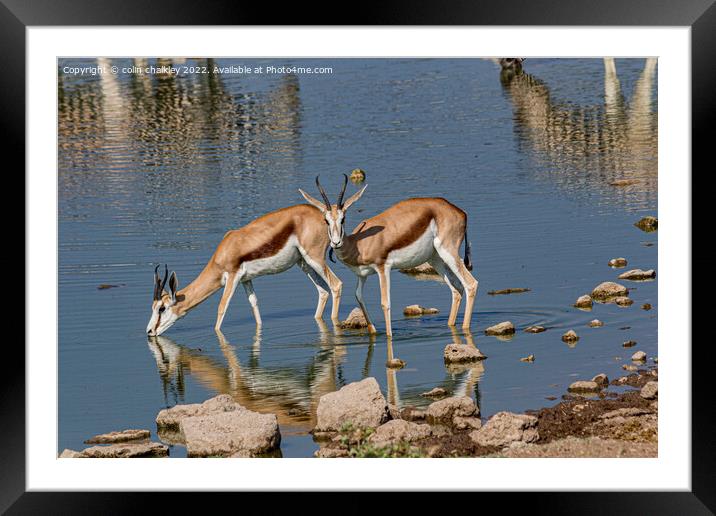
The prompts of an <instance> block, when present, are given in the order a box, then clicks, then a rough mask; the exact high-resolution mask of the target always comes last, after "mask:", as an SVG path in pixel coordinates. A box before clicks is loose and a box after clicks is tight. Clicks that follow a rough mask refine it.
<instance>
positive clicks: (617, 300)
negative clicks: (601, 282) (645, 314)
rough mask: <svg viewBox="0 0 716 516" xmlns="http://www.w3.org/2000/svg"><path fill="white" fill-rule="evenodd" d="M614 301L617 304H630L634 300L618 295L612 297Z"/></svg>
mask: <svg viewBox="0 0 716 516" xmlns="http://www.w3.org/2000/svg"><path fill="white" fill-rule="evenodd" d="M614 302H615V303H616V304H617V305H619V306H631V305H632V304H633V303H634V301H633V300H631V299H630V298H628V297H626V296H618V297H615V298H614Z"/></svg>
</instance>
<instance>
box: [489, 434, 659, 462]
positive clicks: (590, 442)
mask: <svg viewBox="0 0 716 516" xmlns="http://www.w3.org/2000/svg"><path fill="white" fill-rule="evenodd" d="M657 454H658V445H657V444H656V443H653V442H631V441H622V440H617V439H601V438H599V437H566V438H563V439H557V440H554V441H550V442H548V443H546V444H526V445H523V446H517V447H509V448H505V449H504V450H501V451H500V452H498V453H496V454H494V455H490V456H489V457H502V458H560V459H564V458H565V457H571V458H597V457H604V458H615V457H619V458H622V457H624V458H625V457H653V458H655V457H657Z"/></svg>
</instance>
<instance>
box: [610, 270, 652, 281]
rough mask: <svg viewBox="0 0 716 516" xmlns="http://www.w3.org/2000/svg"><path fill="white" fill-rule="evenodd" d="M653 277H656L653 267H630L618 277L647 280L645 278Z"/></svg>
mask: <svg viewBox="0 0 716 516" xmlns="http://www.w3.org/2000/svg"><path fill="white" fill-rule="evenodd" d="M655 277H656V271H655V270H654V269H649V270H646V271H643V270H641V269H632V270H630V271H626V272H622V273H621V274H620V275H619V279H624V280H632V281H639V280H647V279H652V278H655Z"/></svg>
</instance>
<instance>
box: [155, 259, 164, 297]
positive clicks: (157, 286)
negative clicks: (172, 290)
mask: <svg viewBox="0 0 716 516" xmlns="http://www.w3.org/2000/svg"><path fill="white" fill-rule="evenodd" d="M158 271H159V265H157V266H156V267H155V268H154V300H155V301H158V300H159V299H160V298H161V295H162V290H161V284H162V280H161V279H159V274H158Z"/></svg>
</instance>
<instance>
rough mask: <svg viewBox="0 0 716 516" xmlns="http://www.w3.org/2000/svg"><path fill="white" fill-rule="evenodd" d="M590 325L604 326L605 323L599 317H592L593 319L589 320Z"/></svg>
mask: <svg viewBox="0 0 716 516" xmlns="http://www.w3.org/2000/svg"><path fill="white" fill-rule="evenodd" d="M589 326H590V327H591V328H599V327H600V326H604V323H603V322H602V321H600V320H599V319H592V320H591V321H589Z"/></svg>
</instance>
